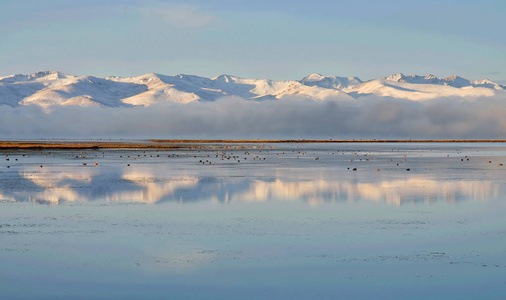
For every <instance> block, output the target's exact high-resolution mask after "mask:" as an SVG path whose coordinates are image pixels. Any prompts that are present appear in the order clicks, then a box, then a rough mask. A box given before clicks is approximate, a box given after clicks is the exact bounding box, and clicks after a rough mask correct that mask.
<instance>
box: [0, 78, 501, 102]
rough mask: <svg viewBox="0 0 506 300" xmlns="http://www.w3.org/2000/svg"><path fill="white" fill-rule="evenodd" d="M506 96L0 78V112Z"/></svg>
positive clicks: (400, 87) (390, 87) (414, 89)
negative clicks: (229, 99) (229, 100)
mask: <svg viewBox="0 0 506 300" xmlns="http://www.w3.org/2000/svg"><path fill="white" fill-rule="evenodd" d="M495 95H506V88H505V86H502V85H499V84H497V83H495V82H493V81H491V80H489V79H480V80H468V79H465V78H462V77H460V76H457V75H454V76H450V77H446V78H444V79H440V78H438V77H436V76H435V75H432V74H429V75H426V76H420V75H414V74H411V75H404V74H402V73H395V74H391V75H389V76H386V77H382V78H377V79H372V80H367V81H363V80H361V79H360V78H358V77H339V76H334V75H331V76H323V75H321V74H318V73H312V74H309V75H308V76H306V77H304V78H302V79H300V80H284V81H278V80H270V79H250V78H243V77H238V76H233V75H227V74H222V75H219V76H216V77H214V78H207V77H201V76H197V75H188V74H177V75H174V76H170V75H163V74H157V73H148V74H145V75H141V76H135V77H121V76H108V77H104V78H100V77H95V76H76V75H71V74H66V73H62V72H59V71H41V72H36V73H33V74H29V75H24V74H15V75H9V76H5V77H0V108H1V106H2V104H3V105H7V106H12V107H15V106H23V105H39V106H42V107H44V108H46V107H50V106H53V105H62V106H66V105H79V106H102V107H130V106H139V105H142V106H149V105H153V104H156V103H160V102H177V103H190V102H206V101H215V100H217V99H219V98H222V97H226V96H236V97H239V98H243V99H245V100H248V101H268V100H276V99H281V98H284V97H290V96H292V97H293V96H296V97H302V98H306V99H311V100H313V101H321V100H329V99H331V100H335V101H356V100H358V99H360V98H362V97H365V96H375V97H386V98H400V99H407V100H412V101H423V100H430V99H435V98H438V97H461V98H466V97H473V98H474V97H491V96H495Z"/></svg>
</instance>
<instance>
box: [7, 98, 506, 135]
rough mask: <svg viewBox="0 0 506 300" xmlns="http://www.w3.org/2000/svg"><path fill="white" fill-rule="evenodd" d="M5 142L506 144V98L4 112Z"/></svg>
mask: <svg viewBox="0 0 506 300" xmlns="http://www.w3.org/2000/svg"><path fill="white" fill-rule="evenodd" d="M0 138H4V139H17V138H324V139H338V138H444V139H447V138H459V139H460V138H486V139H496V138H500V139H505V138H506V99H504V98H482V99H472V100H469V99H467V100H466V99H452V98H443V99H434V100H431V101H424V102H415V101H410V100H394V99H384V98H381V99H377V98H372V97H370V98H361V99H360V100H358V101H333V100H326V101H321V102H314V101H312V100H305V99H300V98H296V97H287V98H283V99H280V100H273V101H263V102H255V101H246V100H243V99H240V98H235V97H228V98H223V99H220V100H218V101H216V102H204V103H189V104H178V103H162V104H158V105H153V106H150V107H133V108H97V107H53V108H51V110H50V111H44V110H43V109H42V108H40V107H38V106H22V107H15V108H11V107H8V106H0Z"/></svg>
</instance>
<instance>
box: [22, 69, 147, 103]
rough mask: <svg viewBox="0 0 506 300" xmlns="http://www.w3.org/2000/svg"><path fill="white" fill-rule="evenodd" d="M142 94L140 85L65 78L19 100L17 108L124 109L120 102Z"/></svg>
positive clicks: (92, 78)
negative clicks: (57, 105) (65, 106)
mask: <svg viewBox="0 0 506 300" xmlns="http://www.w3.org/2000/svg"><path fill="white" fill-rule="evenodd" d="M145 90H146V87H145V86H143V85H135V84H128V83H121V82H111V81H109V80H106V79H102V78H96V77H93V76H84V77H72V78H66V79H65V80H62V81H60V82H55V83H52V84H51V85H49V86H47V87H46V88H44V89H42V90H39V91H37V92H36V93H34V94H33V95H31V96H29V97H26V98H25V99H23V100H22V101H21V102H20V104H21V105H28V104H38V105H40V106H43V107H47V106H50V105H55V104H59V105H83V106H107V107H118V106H127V105H126V104H125V103H124V102H122V99H124V98H127V97H130V96H132V95H135V94H138V93H140V92H143V91H145Z"/></svg>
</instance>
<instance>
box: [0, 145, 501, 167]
mask: <svg viewBox="0 0 506 300" xmlns="http://www.w3.org/2000/svg"><path fill="white" fill-rule="evenodd" d="M259 148H260V149H259ZM259 148H257V147H252V148H246V149H245V147H244V146H237V147H231V146H227V147H220V148H218V149H206V150H193V151H191V152H190V151H182V150H165V151H163V152H162V151H160V150H151V151H150V150H131V151H129V152H128V153H127V154H125V153H124V150H123V151H120V153H119V154H118V151H110V152H109V153H108V154H107V156H109V157H115V158H116V159H117V158H120V159H125V160H131V161H130V162H127V163H126V166H127V167H130V166H131V165H132V164H133V162H132V161H136V160H138V159H142V158H147V157H157V158H159V157H163V156H165V155H166V156H167V158H179V157H181V158H183V157H185V158H194V159H195V161H194V162H195V163H197V159H198V163H199V164H203V165H212V164H213V163H214V164H219V163H220V162H223V163H225V162H234V163H241V161H242V162H243V163H244V162H253V161H265V160H266V158H267V159H268V160H269V157H270V156H271V155H273V154H274V153H275V154H276V156H278V157H279V156H282V157H286V158H292V159H303V158H305V159H308V158H309V159H312V160H315V161H319V160H320V156H317V153H316V152H311V151H301V150H298V149H296V150H284V151H283V150H279V149H276V148H274V147H270V148H268V149H265V148H264V147H263V146H262V147H259ZM400 151H401V150H398V149H397V150H396V149H392V152H400ZM153 152H154V153H155V154H152V153H153ZM385 152H386V151H384V150H383V154H384V153H385ZM139 153H140V154H139ZM319 153H320V154H322V153H321V152H319ZM458 153H459V151H457V154H458ZM55 154H57V156H61V155H62V154H65V155H67V157H68V158H73V159H78V160H86V162H82V165H83V166H88V164H92V165H94V166H98V165H99V162H98V161H95V162H93V163H90V162H89V161H90V160H92V159H95V158H96V159H99V158H104V157H105V156H106V152H105V151H100V150H90V151H81V152H80V153H77V154H76V153H74V152H73V151H71V152H70V153H68V152H67V151H58V150H56V151H48V152H39V151H30V152H28V153H22V154H21V153H19V152H12V151H10V152H8V153H6V154H4V155H5V161H6V162H7V165H6V167H7V168H11V165H13V164H12V163H14V164H16V163H20V161H19V159H21V158H23V157H30V156H36V157H37V156H40V157H42V156H43V157H44V158H48V157H49V158H55ZM327 154H329V155H351V157H352V158H350V159H349V163H350V164H351V166H346V169H347V170H351V171H358V165H357V162H370V161H372V160H373V159H375V158H379V159H382V158H384V157H385V155H382V151H380V150H378V151H377V153H374V155H375V156H373V152H372V151H364V150H338V151H335V152H328V153H327ZM376 154H377V156H376ZM409 155H410V152H409V151H407V152H406V154H403V155H402V154H400V155H397V156H395V157H394V158H390V159H388V158H387V160H388V161H389V162H392V163H393V164H395V166H397V167H398V166H401V168H402V167H404V169H405V171H411V167H409V165H408V164H407V163H408V156H409ZM412 155H413V156H414V155H415V154H413V153H412ZM399 156H401V157H400V158H399ZM418 156H422V154H418ZM447 157H448V158H450V154H448V155H447ZM453 157H454V156H452V158H453ZM11 158H14V160H11ZM248 159H249V160H248ZM394 159H395V161H394ZM469 160H470V157H469V156H467V155H466V156H464V157H461V158H460V161H461V162H464V161H469ZM341 161H344V159H343V160H341ZM9 162H10V163H9ZM403 163H405V164H403ZM488 163H489V164H490V163H492V161H488ZM32 164H33V163H32ZM400 164H403V165H400ZM38 166H39V167H40V168H42V167H44V164H38ZM498 166H503V164H502V163H498ZM376 171H378V172H379V171H381V169H380V168H377V169H376Z"/></svg>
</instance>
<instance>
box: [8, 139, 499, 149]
mask: <svg viewBox="0 0 506 300" xmlns="http://www.w3.org/2000/svg"><path fill="white" fill-rule="evenodd" d="M289 143H335V144H339V143H342V144H344V143H506V140H488V139H487V140H485V139H483V140H480V139H469V140H466V139H455V140H437V139H425V140H424V139H416V140H413V139H411V140H404V139H372V140H370V139H364V140H358V139H342V140H334V139H332V140H330V139H329V140H319V139H314V140H313V139H311V140H308V139H302V140H299V139H283V140H261V139H258V140H246V139H245V140H237V139H230V140H224V139H216V140H213V139H150V140H136V142H134V141H128V140H126V141H125V140H122V141H121V142H118V141H89V140H83V141H67V140H54V141H50V140H42V141H0V150H1V149H3V150H5V149H69V150H70V149H113V148H118V149H119V148H124V149H133V148H141V149H149V148H152V149H183V148H187V149H188V148H207V147H208V146H210V144H289Z"/></svg>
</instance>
